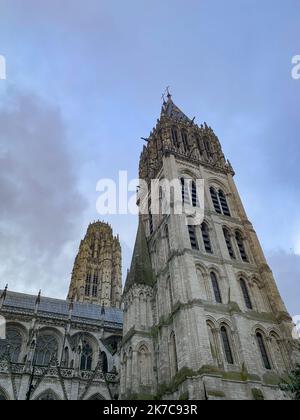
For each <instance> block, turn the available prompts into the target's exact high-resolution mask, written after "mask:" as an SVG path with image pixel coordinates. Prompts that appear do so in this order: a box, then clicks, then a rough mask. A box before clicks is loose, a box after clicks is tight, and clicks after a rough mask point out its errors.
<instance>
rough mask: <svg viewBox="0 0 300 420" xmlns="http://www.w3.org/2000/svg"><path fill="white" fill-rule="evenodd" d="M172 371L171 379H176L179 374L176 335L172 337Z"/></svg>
mask: <svg viewBox="0 0 300 420" xmlns="http://www.w3.org/2000/svg"><path fill="white" fill-rule="evenodd" d="M170 370H171V378H174V376H175V375H176V373H177V372H178V357H177V345H176V337H175V333H172V334H171V337H170Z"/></svg>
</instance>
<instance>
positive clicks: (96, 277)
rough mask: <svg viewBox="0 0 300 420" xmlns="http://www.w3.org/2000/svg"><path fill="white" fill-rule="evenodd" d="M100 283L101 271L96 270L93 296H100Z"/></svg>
mask: <svg viewBox="0 0 300 420" xmlns="http://www.w3.org/2000/svg"><path fill="white" fill-rule="evenodd" d="M98 284H99V272H98V271H95V273H94V278H93V288H92V296H93V297H97V296H98Z"/></svg>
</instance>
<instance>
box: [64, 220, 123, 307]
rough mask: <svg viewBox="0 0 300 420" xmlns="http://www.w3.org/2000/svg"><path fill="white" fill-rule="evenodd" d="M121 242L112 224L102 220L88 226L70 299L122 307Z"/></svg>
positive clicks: (76, 262)
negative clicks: (114, 232) (115, 235)
mask: <svg viewBox="0 0 300 420" xmlns="http://www.w3.org/2000/svg"><path fill="white" fill-rule="evenodd" d="M121 264H122V257H121V246H120V242H119V238H118V237H114V236H113V232H112V228H111V227H110V226H109V225H108V224H106V223H102V222H96V223H93V224H91V225H90V226H89V228H88V230H87V234H86V236H85V238H84V240H83V241H81V244H80V248H79V252H78V255H77V257H76V259H75V264H74V269H73V272H72V280H71V284H70V289H69V294H68V299H73V300H75V301H77V302H89V303H96V304H100V305H103V306H106V307H116V308H119V307H120V302H121V295H122V273H121Z"/></svg>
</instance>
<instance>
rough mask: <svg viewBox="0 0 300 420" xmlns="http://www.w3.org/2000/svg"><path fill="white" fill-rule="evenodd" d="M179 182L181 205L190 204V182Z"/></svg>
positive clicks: (183, 180) (187, 180)
mask: <svg viewBox="0 0 300 420" xmlns="http://www.w3.org/2000/svg"><path fill="white" fill-rule="evenodd" d="M180 182H181V196H182V202H183V204H188V205H190V204H191V199H190V182H191V181H190V180H189V179H184V178H181V179H180Z"/></svg>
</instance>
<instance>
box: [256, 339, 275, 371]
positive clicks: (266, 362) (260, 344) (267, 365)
mask: <svg viewBox="0 0 300 420" xmlns="http://www.w3.org/2000/svg"><path fill="white" fill-rule="evenodd" d="M256 338H257V342H258V347H259V350H260V354H261V358H262V361H263V364H264V367H265V368H266V369H267V370H271V363H270V359H269V356H268V353H267V349H266V346H265V340H264V338H263V336H262V334H261V333H260V332H257V333H256Z"/></svg>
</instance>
